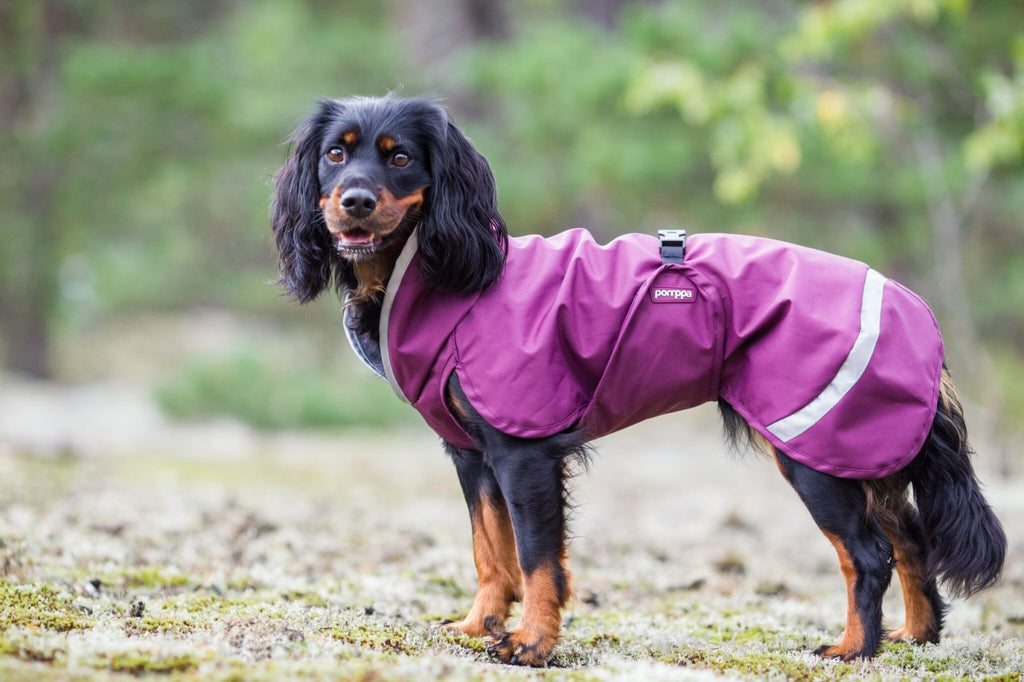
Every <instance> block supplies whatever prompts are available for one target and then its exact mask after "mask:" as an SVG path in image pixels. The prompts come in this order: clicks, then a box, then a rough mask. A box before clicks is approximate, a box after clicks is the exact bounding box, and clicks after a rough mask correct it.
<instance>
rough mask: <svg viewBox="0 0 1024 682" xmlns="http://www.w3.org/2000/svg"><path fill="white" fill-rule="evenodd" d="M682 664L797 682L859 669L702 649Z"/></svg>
mask: <svg viewBox="0 0 1024 682" xmlns="http://www.w3.org/2000/svg"><path fill="white" fill-rule="evenodd" d="M679 665H683V666H686V667H694V668H702V669H707V670H713V671H715V672H717V673H723V674H725V673H729V674H734V675H735V674H739V675H772V676H773V677H784V678H785V679H787V680H794V681H796V682H813V681H817V680H833V679H838V678H842V677H844V676H846V675H850V674H854V673H856V672H857V668H855V667H854V666H852V665H850V664H846V663H834V664H829V665H822V666H820V667H812V666H810V665H808V664H806V663H803V662H802V661H800V660H797V659H795V658H793V657H792V656H790V655H787V654H786V653H783V652H778V651H766V652H762V653H749V654H742V655H729V654H728V653H726V652H725V651H723V650H713V651H712V650H700V651H694V652H691V653H689V654H687V655H686V656H685V657H683V659H682V660H680V661H679Z"/></svg>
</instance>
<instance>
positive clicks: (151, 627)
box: [125, 616, 196, 634]
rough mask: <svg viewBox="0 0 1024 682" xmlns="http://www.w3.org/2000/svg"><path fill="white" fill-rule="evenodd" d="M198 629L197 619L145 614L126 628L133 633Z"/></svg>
mask: <svg viewBox="0 0 1024 682" xmlns="http://www.w3.org/2000/svg"><path fill="white" fill-rule="evenodd" d="M195 629H196V624H195V621H193V620H192V619H190V618H176V617H170V616H165V617H157V616H145V617H143V618H138V619H132V620H130V621H128V622H127V623H126V625H125V630H126V631H127V632H129V633H132V634H141V633H160V634H167V633H172V634H188V633H190V632H192V631H193V630H195Z"/></svg>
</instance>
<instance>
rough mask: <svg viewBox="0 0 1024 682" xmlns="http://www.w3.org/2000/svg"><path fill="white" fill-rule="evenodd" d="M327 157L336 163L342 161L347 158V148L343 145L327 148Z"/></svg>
mask: <svg viewBox="0 0 1024 682" xmlns="http://www.w3.org/2000/svg"><path fill="white" fill-rule="evenodd" d="M327 158H328V159H330V160H331V161H333V162H334V163H341V162H342V161H344V160H345V150H344V149H342V148H341V147H331V148H330V149H329V150H327Z"/></svg>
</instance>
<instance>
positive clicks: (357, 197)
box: [272, 97, 1006, 665]
mask: <svg viewBox="0 0 1024 682" xmlns="http://www.w3.org/2000/svg"><path fill="white" fill-rule="evenodd" d="M292 142H293V145H294V147H293V153H292V154H291V156H290V158H288V160H287V162H286V163H285V165H284V166H283V167H282V168H281V170H280V171H279V172H278V174H277V176H276V178H275V181H276V200H275V202H274V205H273V209H272V227H273V232H274V235H275V238H276V242H277V246H278V249H279V252H280V269H281V283H282V285H283V286H284V287H285V288H286V289H287V291H288V292H289V293H290V294H291V295H292V296H293V297H294V298H295V299H297V300H298V301H299V302H307V301H310V300H313V299H314V298H316V297H317V296H318V295H319V294H320V293H321V292H323V291H324V290H325V289H328V288H335V289H336V290H337V291H338V292H339V294H340V295H341V296H342V297H343V298H344V299H345V300H346V308H345V319H346V327H347V329H346V332H347V333H348V335H349V338H350V341H352V344H353V346H354V348H355V349H356V350H357V352H358V353H359V354H360V356H361V357H362V359H363V360H364V361H365V362H366V363H367V364H368V365H370V367H371V368H374V369H375V371H377V372H378V373H380V374H381V375H382V376H385V375H387V376H388V378H389V379H391V380H392V383H393V386H396V391H397V392H399V394H400V395H401V392H402V385H404V386H405V387H406V388H408V386H409V385H412V383H414V382H413V380H411V379H408V378H405V379H402V380H401V381H395V377H394V376H392V375H393V374H394V373H395V371H394V370H393V368H392V366H393V365H394V361H393V358H389V357H388V354H389V352H392V353H397V352H399V351H398V350H396V349H394V348H391V349H389V345H388V340H389V337H388V332H387V324H388V319H389V318H388V316H389V314H391V313H392V312H394V313H395V315H398V314H399V313H398V312H397V308H396V309H395V311H392V306H393V305H396V303H395V301H394V300H393V297H394V290H395V289H397V288H398V280H401V279H402V277H405V278H407V279H408V278H413V279H416V281H417V282H419V284H420V285H421V289H420V293H419V294H418V296H419V298H417V299H416V300H415V301H413V302H412V303H410V302H408V301H406V303H405V308H404V309H403V312H402V314H403V315H405V316H409V317H415V316H416V315H426V314H427V313H426V312H424V311H425V310H427V309H429V307H430V306H429V303H430V301H431V300H434V299H436V300H441V299H443V300H445V301H449V302H454V303H455V304H456V305H462V302H464V301H470V300H472V301H474V302H476V301H484V300H486V299H487V296H486V295H485V294H486V292H488V291H492V290H494V288H495V287H499V286H500V282H501V281H502V278H503V275H504V274H507V272H508V268H509V267H511V264H512V260H511V257H509V258H508V259H507V258H506V256H507V254H509V253H510V240H509V238H508V236H507V233H506V229H505V224H504V222H503V220H502V218H501V216H500V215H499V213H498V210H497V202H496V192H495V183H494V178H493V177H492V175H491V172H490V169H489V167H488V165H487V162H486V161H485V160H484V159H483V157H482V156H480V155H479V154H478V153H477V152H476V150H475V149H474V148H473V147H472V146H471V145H470V143H469V142H468V141H467V139H466V138H465V137H464V136H463V135H462V134H461V133H460V132H459V130H458V129H456V128H455V126H454V125H452V123H451V122H450V121H449V120H448V118H447V116H446V114H445V113H444V111H443V110H442V109H440V108H439V107H437V106H436V105H434V104H433V103H430V102H427V101H424V100H419V99H400V98H394V97H385V98H377V99H369V98H354V99H348V100H327V101H324V102H322V103H321V104H320V106H319V109H318V110H317V111H316V113H315V114H314V115H313V116H312V117H311V118H310V119H309V120H308V121H307V122H306V123H305V124H304V125H302V126H301V127H300V128H299V129H298V130H297V131H296V132H295V134H294V136H293V140H292ZM723 243H724V242H723ZM730 243H731V242H730ZM585 250H586V249H583V250H582V251H581V253H582V252H583V251H585ZM412 259H415V262H414V264H413V265H411V266H410V262H411V261H412ZM516 267H518V268H522V267H526V268H529V267H530V263H525V264H524V263H523V262H522V259H520V261H519V262H518V263H517V265H516ZM584 267H586V266H584ZM595 267H597V266H595ZM526 272H527V274H529V270H527V271H526ZM659 272H660V271H659ZM680 272H682V271H681V270H680ZM395 273H401V274H395ZM784 274H785V273H784ZM545 276H546V275H545ZM785 276H788V275H785ZM538 277H541V274H540V273H538ZM879 278H880V276H879ZM879 281H884V279H883V278H880V279H879ZM403 286H405V285H403ZM702 287H703V285H701V284H700V282H699V281H698V282H697V283H696V284H693V285H692V286H691V287H690V288H686V287H681V288H680V287H675V288H662V289H659V290H658V291H652V296H655V298H656V297H657V295H658V292H659V291H660V292H661V293H662V294H664V295H665V296H667V297H668V298H670V299H672V301H674V302H682V303H684V304H687V303H689V302H690V301H691V300H693V299H695V298H699V297H700V296H703V294H704V290H703V288H702ZM892 291H895V289H892ZM481 292H484V294H482V293H481ZM896 293H899V292H896ZM880 295H881V294H879V296H880ZM887 295H889V294H887ZM857 300H858V301H859V300H860V299H859V298H858V299H857ZM865 300H867V297H866V296H865ZM467 305H468V304H467ZM858 305H859V303H858ZM867 307H868V306H865V308H867ZM657 309H658V310H663V309H665V308H664V307H659V308H657ZM678 309H682V308H678ZM685 309H686V310H697V306H689V307H687V308H685ZM382 311H383V313H382ZM495 314H496V315H498V316H500V315H501V313H495ZM776 317H784V316H776ZM392 322H395V320H392ZM588 332H589V329H588ZM495 333H496V334H499V333H500V332H495ZM854 334H856V330H854ZM382 341H383V343H382ZM430 342H431V340H430V339H429V338H428V339H426V341H424V343H428V344H429V343H430ZM911 342H913V339H911ZM444 343H448V341H446V340H445V339H439V340H437V344H438V346H440V345H442V344H444ZM502 343H505V344H508V343H515V339H514V338H512V337H509V338H498V339H493V350H491V351H489V352H493V353H494V354H496V357H497V354H500V353H501V352H502V351H501V347H502V346H501V344H502ZM858 343H860V342H859V341H858ZM609 345H610V342H609ZM571 346H572V344H571V343H569V344H568V345H567V346H566V348H560V349H554V350H552V349H542V351H538V352H544V353H548V354H559V353H561V354H566V353H568V354H571V353H572V352H573V351H572V349H571ZM936 347H938V348H941V344H940V343H939V344H936ZM463 350H465V351H466V352H469V349H463ZM852 355H853V351H851V356H852ZM406 361H407V362H413V363H414V366H413V368H412V370H410V371H411V372H413V373H414V374H415V373H417V372H418V373H419V374H418V375H417V376H419V379H418V380H419V382H420V383H419V384H418V385H423V384H424V383H428V382H429V381H432V380H433V381H439V382H440V383H439V384H438V385H439V386H441V389H440V390H439V391H438V394H439V395H438V396H437V398H436V401H435V402H436V403H437V404H433V405H432V406H431V407H429V408H427V407H424V406H423V405H422V404H421V403H420V402H417V401H413V402H414V404H416V406H417V409H420V410H421V412H425V416H426V417H427V419H428V422H431V424H432V425H433V424H434V423H435V422H434V421H431V420H432V419H436V420H441V421H437V423H439V424H440V423H445V424H449V422H444V421H443V420H446V419H447V420H450V424H449V427H447V430H446V429H439V433H441V435H442V436H443V437H444V438H445V447H446V450H447V452H448V454H449V455H450V456H451V457H452V459H453V461H454V463H455V467H456V470H457V473H458V476H459V481H460V483H461V484H462V489H463V491H464V493H465V497H466V502H467V504H468V506H469V512H470V516H471V520H472V528H473V554H474V559H475V562H476V569H477V574H478V578H479V586H478V592H477V595H476V599H475V601H474V603H473V606H472V609H471V610H470V612H469V614H468V615H467V616H466V617H465V619H463V620H461V621H459V622H454V623H449V624H447V627H451V628H454V629H457V630H459V631H461V632H463V633H465V634H467V635H471V636H485V637H488V638H489V641H490V645H491V651H492V652H493V653H495V654H496V655H497V656H498V657H499V658H500V659H501V660H503V661H507V662H512V663H519V664H526V665H542V664H544V663H545V662H546V661H547V659H548V657H549V655H550V654H551V651H552V648H553V647H554V646H555V644H556V643H557V641H558V637H559V631H560V626H561V611H562V608H563V607H564V605H565V603H566V601H567V600H568V599H569V596H570V591H571V587H570V574H569V570H568V568H567V566H566V562H567V550H566V520H565V510H566V478H567V472H568V470H569V468H570V464H571V463H572V462H573V460H578V459H584V460H585V459H586V455H587V450H586V442H587V441H588V440H589V439H590V438H591V437H593V436H594V435H595V434H594V433H592V432H590V431H589V430H588V429H587V428H586V424H585V423H583V422H580V421H577V422H574V423H570V424H568V425H566V427H565V428H563V429H561V430H560V431H559V432H557V433H552V434H548V435H544V436H541V437H523V436H522V435H521V434H520V433H511V434H510V433H507V432H505V431H503V430H502V429H500V428H497V427H496V426H495V422H496V421H498V420H496V419H495V418H494V417H493V415H488V416H490V417H491V418H489V419H488V418H485V416H483V415H482V414H481V409H482V408H481V404H480V401H478V400H476V399H473V398H470V397H468V396H467V392H468V391H467V389H472V390H474V391H476V390H493V391H499V392H500V391H502V390H503V389H504V386H502V385H498V386H493V387H483V388H480V387H469V386H466V385H463V384H464V383H465V382H460V379H459V376H458V374H457V373H455V372H452V371H450V369H451V368H450V367H449V368H448V370H449V371H447V373H445V374H444V375H443V376H442V377H441V378H440V379H438V378H437V377H436V376H434V377H433V378H431V375H430V372H432V371H434V370H432V369H431V368H430V367H426V366H424V367H420V366H415V358H412V359H411V360H408V359H407V360H406ZM567 361H568V362H571V363H576V364H581V363H585V362H586V361H588V358H582V357H570V358H568V359H567ZM844 367H845V365H844ZM635 369H636V370H637V371H638V372H639V371H640V369H641V368H640V367H636V368H635ZM846 369H848V368H846ZM861 369H862V368H861ZM843 371H846V370H843ZM400 379H401V378H400ZM508 379H509V381H510V382H511V381H512V380H513V377H508ZM852 381H854V382H856V381H857V379H856V377H854V379H853V380H852ZM920 381H921V383H926V382H927V383H929V386H930V387H931V388H929V390H933V392H932V393H929V394H928V395H930V396H931V397H930V398H929V400H930V401H931V402H930V403H929V406H928V407H927V414H928V417H927V423H925V424H924V425H923V428H917V431H919V432H920V433H919V436H917V435H915V436H914V437H915V438H919V439H918V440H917V441H914V443H915V447H914V451H913V452H911V453H910V457H909V459H908V461H906V462H901V463H900V465H899V467H898V468H894V470H892V471H887V472H886V473H885V474H884V475H882V476H881V477H873V476H864V477H862V478H858V477H856V476H850V475H849V474H847V475H844V476H842V477H839V476H835V475H831V474H830V473H826V472H823V471H820V470H817V468H812V467H811V466H808V464H807V463H806V462H805V461H798V459H799V458H794V456H792V452H789V453H787V452H784V451H783V448H782V447H780V446H779V445H778V441H775V440H771V438H770V434H768V435H767V436H766V432H765V431H764V429H762V428H760V427H758V428H756V429H755V428H752V426H751V425H750V424H749V422H750V415H749V414H748V413H747V412H746V411H744V410H742V409H741V408H740V406H739V405H732V404H730V401H729V400H726V399H725V397H724V396H723V395H722V393H718V394H715V395H712V396H710V399H715V398H717V399H718V402H719V406H720V408H721V412H722V414H723V417H724V421H725V427H726V432H727V435H728V436H730V437H731V438H732V439H733V440H737V439H739V440H743V439H744V438H750V439H753V440H755V441H759V442H760V443H761V444H762V445H767V446H768V447H767V448H766V449H767V451H768V452H770V453H771V454H772V455H773V456H774V458H775V459H776V461H777V464H778V467H779V469H780V470H781V472H782V474H783V475H784V476H785V477H786V479H787V480H788V481H789V483H790V484H791V485H792V486H793V487H794V488H795V490H796V491H797V493H798V494H799V496H800V498H801V499H802V500H803V502H804V503H805V505H806V506H807V508H808V510H809V511H810V513H811V515H812V517H813V518H814V521H815V522H816V523H817V525H818V526H819V527H820V528H821V530H822V532H823V533H824V534H825V536H826V537H827V538H828V540H829V541H830V542H831V543H832V544H833V545H834V547H835V549H836V552H837V553H838V556H839V562H840V567H841V570H842V572H843V575H844V576H845V578H846V582H847V592H848V602H849V605H848V612H847V622H846V631H845V633H844V635H843V637H842V639H841V640H840V641H839V642H838V643H837V644H835V645H832V646H825V647H822V648H821V649H819V650H818V653H819V654H820V655H821V656H824V657H833V658H842V659H852V658H856V657H871V656H873V655H874V653H875V652H876V650H877V648H878V646H879V644H880V642H881V640H882V638H883V636H887V637H888V638H889V639H891V640H903V639H905V640H912V641H915V642H918V643H924V642H936V641H938V639H939V632H940V630H941V628H942V621H943V615H944V612H945V609H946V605H945V603H944V602H943V599H942V597H941V596H940V594H939V591H938V589H937V581H938V580H942V581H943V582H944V584H945V585H946V586H947V587H948V588H949V589H950V591H951V592H952V593H954V594H970V593H972V592H974V591H975V590H978V589H980V588H982V587H985V586H987V585H989V584H991V583H992V582H993V581H995V580H996V578H997V577H998V575H999V572H1000V570H1001V566H1002V562H1003V557H1004V554H1005V549H1006V540H1005V537H1004V534H1003V531H1002V528H1001V526H1000V524H999V522H998V520H997V519H996V518H995V516H994V515H993V514H992V511H991V509H990V508H989V506H988V504H987V503H986V502H985V500H984V498H983V497H982V495H981V492H980V490H979V486H978V483H977V480H976V478H975V474H974V471H973V468H972V465H971V462H970V449H969V446H968V443H967V434H966V428H965V425H964V420H963V413H962V410H961V407H960V404H959V402H958V400H957V397H956V394H955V392H954V389H953V385H952V383H951V382H950V380H949V377H948V374H946V373H945V371H944V369H943V368H942V367H941V358H940V359H939V361H938V363H937V364H936V366H935V369H934V372H931V373H930V375H929V376H927V377H925V376H922V377H921V379H920ZM498 383H501V382H500V381H499V382H498ZM400 384H402V385H400ZM441 394H443V395H441ZM936 396H937V397H936ZM622 397H623V396H622V395H621V394H620V395H618V396H616V398H617V399H618V400H620V401H621V399H622ZM353 399H356V398H353ZM705 399H708V398H707V397H706V398H705ZM878 400H882V398H878ZM670 402H671V401H670ZM936 403H937V405H936ZM889 407H890V406H889V405H885V404H883V405H881V406H880V408H881V410H882V411H883V412H884V411H885V410H887V409H889ZM891 407H892V408H893V409H896V407H897V406H896V404H895V403H893V405H892V406H891ZM428 410H434V412H431V413H430V414H427V413H426V412H427V411H428ZM438 410H441V411H443V412H444V414H443V415H437V414H434V413H436V412H437V411H438ZM741 415H742V416H741ZM821 421H822V423H824V422H825V421H827V420H824V419H822V420H821ZM435 428H436V427H435ZM817 428H819V430H820V429H821V428H823V427H821V426H820V425H819V426H818V427H817ZM449 434H456V435H455V436H452V437H449ZM826 436H827V434H826ZM763 437H768V438H769V440H771V443H770V444H769V443H768V442H767V441H765V440H764V439H763ZM772 446H774V447H772ZM836 447H840V446H838V445H837V446H836ZM846 454H852V455H853V456H856V455H857V453H846ZM911 487H912V488H913V500H914V502H913V503H912V502H911V501H910V496H909V489H910V488H911ZM894 567H895V569H896V571H897V573H898V574H899V577H900V583H901V585H902V589H903V596H904V601H905V604H906V624H905V625H904V626H903V627H902V628H900V629H899V630H896V631H894V632H890V633H888V634H887V635H886V633H885V632H883V629H882V612H881V604H882V596H883V593H884V592H885V590H886V588H887V587H888V585H889V581H890V579H891V574H892V570H893V568H894ZM515 601H522V603H523V609H522V616H521V619H520V621H519V623H518V625H517V626H516V627H515V628H513V629H506V621H507V619H508V618H509V615H510V608H511V605H512V603H513V602H515Z"/></svg>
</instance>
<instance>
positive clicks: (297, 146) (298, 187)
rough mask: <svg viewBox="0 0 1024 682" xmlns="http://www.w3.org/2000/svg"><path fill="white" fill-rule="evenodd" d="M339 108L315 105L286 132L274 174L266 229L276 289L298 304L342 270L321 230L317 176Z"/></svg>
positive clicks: (329, 103) (335, 104) (327, 103)
mask: <svg viewBox="0 0 1024 682" xmlns="http://www.w3.org/2000/svg"><path fill="white" fill-rule="evenodd" d="M340 107H341V103H339V102H336V101H324V102H322V103H321V104H320V109H319V111H317V113H316V114H314V115H313V116H312V117H310V119H309V120H308V121H306V122H305V123H303V124H302V125H301V126H299V127H298V128H297V129H296V130H295V132H294V133H292V136H291V138H290V141H291V143H292V145H293V152H292V155H291V157H289V159H288V160H287V161H285V163H284V165H283V166H282V167H281V169H280V170H278V171H277V173H276V174H275V175H274V189H275V192H276V194H275V196H274V201H273V204H272V206H271V209H270V226H271V229H272V230H273V232H274V238H275V240H276V241H277V250H278V254H279V263H278V265H279V268H280V271H281V278H280V279H279V280H278V284H280V285H281V286H283V287H284V288H285V289H286V290H287V291H288V293H289V294H290V295H291V296H292V297H293V298H295V299H296V300H297V301H299V302H300V303H307V302H309V301H312V300H313V299H315V298H316V297H317V296H319V295H320V293H321V292H322V291H323V290H324V289H325V288H327V286H328V285H329V284H330V283H331V277H332V266H334V267H335V268H342V267H344V265H343V264H342V263H341V262H340V259H338V258H337V257H336V256H335V255H334V251H333V249H332V244H331V239H330V235H329V233H328V231H327V227H326V226H325V225H324V217H323V212H322V211H321V210H320V205H319V201H320V183H319V180H318V177H317V167H318V164H319V157H320V144H321V140H322V138H323V134H324V133H323V131H324V128H325V126H326V124H327V122H328V121H329V120H330V118H331V116H332V114H335V113H337V112H338V111H339V109H340ZM338 276H339V277H343V276H344V273H340V272H339V273H338Z"/></svg>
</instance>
